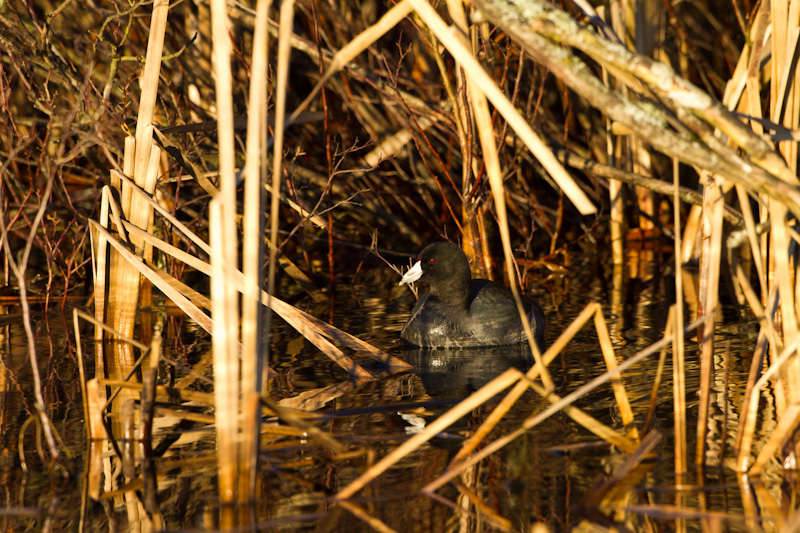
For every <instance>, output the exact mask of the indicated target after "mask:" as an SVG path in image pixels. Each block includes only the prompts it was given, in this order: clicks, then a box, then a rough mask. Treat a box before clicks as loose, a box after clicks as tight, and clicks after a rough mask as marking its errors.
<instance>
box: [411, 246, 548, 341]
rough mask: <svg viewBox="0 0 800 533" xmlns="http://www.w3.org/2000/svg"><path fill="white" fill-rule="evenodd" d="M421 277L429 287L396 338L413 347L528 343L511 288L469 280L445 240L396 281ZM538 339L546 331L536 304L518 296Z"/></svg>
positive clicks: (457, 252)
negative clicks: (398, 337) (400, 338)
mask: <svg viewBox="0 0 800 533" xmlns="http://www.w3.org/2000/svg"><path fill="white" fill-rule="evenodd" d="M417 280H421V281H422V282H423V283H425V284H427V285H428V286H429V287H430V290H429V291H428V292H427V293H425V294H424V295H423V296H422V297H421V298H420V299H419V300H418V301H417V303H416V305H415V306H414V309H413V310H412V311H411V317H410V318H409V319H408V322H406V325H405V326H404V327H403V331H402V333H400V337H402V338H403V340H405V341H406V342H408V343H410V344H413V345H416V346H430V347H442V348H446V347H469V346H496V345H503V344H517V343H520V342H527V337H526V336H525V330H524V329H523V327H522V322H521V321H520V317H519V312H518V311H517V304H516V302H515V301H514V295H513V294H512V293H511V291H510V290H509V289H508V288H506V287H503V286H501V285H498V284H497V283H494V282H492V281H489V280H485V279H471V275H470V271H469V261H468V260H467V256H466V255H464V252H462V251H461V248H459V247H458V246H456V245H455V244H452V243H449V242H437V243H433V244H430V245H428V246H427V247H425V249H424V250H422V252H420V254H419V260H418V261H417V262H416V263H415V264H414V266H413V267H411V270H409V271H408V272H406V273H405V275H404V276H403V279H402V280H401V281H400V284H401V285H402V284H404V283H411V282H413V281H417ZM522 303H523V306H524V307H525V309H526V310H527V311H528V313H527V315H528V320H530V323H531V330H533V335H534V337H535V338H536V341H537V342H539V343H541V340H542V336H543V335H544V325H545V323H544V316H542V312H541V310H540V309H539V307H538V306H537V305H536V304H534V303H533V302H531V301H530V300H528V299H527V298H525V297H523V298H522Z"/></svg>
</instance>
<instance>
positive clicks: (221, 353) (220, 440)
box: [209, 199, 239, 504]
mask: <svg viewBox="0 0 800 533" xmlns="http://www.w3.org/2000/svg"><path fill="white" fill-rule="evenodd" d="M220 203H221V202H218V201H217V199H214V200H212V201H211V204H210V206H209V229H210V232H211V235H210V237H211V248H212V250H214V253H213V254H212V255H211V305H212V310H211V316H212V318H213V320H214V327H213V334H212V342H213V347H214V415H215V417H216V430H217V470H218V476H217V480H218V484H219V496H220V500H221V501H222V502H223V503H226V504H230V503H233V502H234V501H235V497H236V485H237V482H238V475H239V471H238V468H239V461H238V452H239V449H238V442H239V438H238V436H239V347H238V344H239V343H238V333H239V332H238V328H237V327H236V325H237V324H236V322H237V321H235V320H234V325H233V326H231V324H230V323H229V322H230V320H228V319H229V317H231V316H233V318H234V319H236V318H237V313H236V312H235V309H236V308H237V305H236V303H237V302H238V296H239V295H238V293H237V292H236V291H235V289H233V290H231V289H232V286H231V284H230V283H229V282H228V279H226V278H227V277H228V275H229V274H228V266H229V265H230V263H228V262H227V259H226V257H225V251H224V250H225V246H224V242H223V241H224V240H225V238H224V237H223V231H222V226H223V222H222V220H221V219H222V218H223V217H224V215H223V213H222V211H223V209H222V206H221V205H220ZM231 300H233V305H231ZM232 308H233V310H234V312H233V313H232V312H231V311H232Z"/></svg>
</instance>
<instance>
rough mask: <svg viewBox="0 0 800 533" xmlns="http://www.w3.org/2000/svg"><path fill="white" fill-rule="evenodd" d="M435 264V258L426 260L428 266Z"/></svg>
mask: <svg viewBox="0 0 800 533" xmlns="http://www.w3.org/2000/svg"><path fill="white" fill-rule="evenodd" d="M435 262H436V258H435V257H431V258H430V259H428V263H430V264H434V263H435Z"/></svg>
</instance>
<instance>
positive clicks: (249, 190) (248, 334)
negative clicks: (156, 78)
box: [239, 0, 272, 501]
mask: <svg viewBox="0 0 800 533" xmlns="http://www.w3.org/2000/svg"><path fill="white" fill-rule="evenodd" d="M271 3H272V2H271V0H259V1H258V4H257V5H256V20H255V28H254V34H253V54H252V60H251V67H250V68H251V76H250V101H249V105H248V117H249V120H248V121H247V145H246V154H245V168H244V175H245V191H244V216H243V219H242V225H243V226H244V228H243V229H244V232H243V233H244V243H243V248H244V250H243V257H242V264H243V270H244V283H245V286H244V290H243V291H242V386H241V390H242V398H243V400H244V401H245V403H244V407H245V409H244V412H243V416H244V419H243V426H242V441H241V449H240V456H241V461H242V462H241V469H242V475H241V476H240V479H239V501H252V500H254V499H255V488H256V473H257V472H256V470H257V466H258V442H259V438H258V437H259V422H260V420H261V416H260V404H259V402H258V397H259V394H260V393H261V389H262V382H263V380H262V375H263V371H264V367H265V366H266V353H265V352H264V346H263V343H262V342H261V339H262V334H261V333H262V330H263V327H264V320H263V312H262V308H261V301H260V298H259V296H260V294H261V283H262V280H263V278H264V276H263V270H264V269H263V268H262V264H263V262H262V258H263V257H264V201H263V198H264V194H263V191H264V184H265V180H264V176H265V174H266V170H267V169H266V157H262V154H266V151H267V66H268V57H269V56H268V53H267V52H268V48H267V43H268V39H267V35H268V32H267V26H268V24H269V21H268V18H267V17H268V14H269V7H270V4H271Z"/></svg>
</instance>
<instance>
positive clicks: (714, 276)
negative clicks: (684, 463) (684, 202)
mask: <svg viewBox="0 0 800 533" xmlns="http://www.w3.org/2000/svg"><path fill="white" fill-rule="evenodd" d="M719 182H720V178H718V177H714V176H711V175H710V174H707V175H706V183H705V189H704V194H703V247H702V252H701V255H700V289H699V292H700V305H701V310H700V312H701V313H702V316H709V317H710V320H709V322H707V323H706V324H707V325H706V326H703V328H702V330H700V333H702V345H701V352H700V392H699V395H700V401H699V406H698V413H697V442H696V446H695V462H696V463H697V464H698V465H700V464H702V463H703V462H704V453H705V442H706V428H707V427H708V408H709V396H710V394H711V384H712V379H713V357H714V327H715V323H716V322H715V314H716V313H717V312H718V310H719V305H718V303H719V269H720V263H721V261H722V213H723V210H724V207H725V200H724V197H723V195H722V186H721V184H720V183H719Z"/></svg>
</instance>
